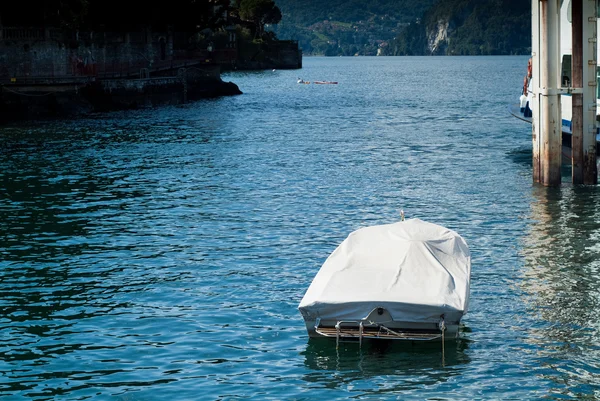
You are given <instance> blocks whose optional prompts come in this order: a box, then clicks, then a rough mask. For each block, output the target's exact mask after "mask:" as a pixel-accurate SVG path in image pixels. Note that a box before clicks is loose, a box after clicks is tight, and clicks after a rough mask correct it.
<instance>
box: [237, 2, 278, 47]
mask: <svg viewBox="0 0 600 401" xmlns="http://www.w3.org/2000/svg"><path fill="white" fill-rule="evenodd" d="M238 9H239V15H240V18H241V19H242V20H245V21H248V22H250V23H251V24H252V30H253V33H254V37H255V38H256V37H258V38H262V37H263V36H264V32H265V25H267V24H278V23H279V21H281V10H280V9H279V7H277V6H276V5H275V2H274V1H273V0H239V2H238Z"/></svg>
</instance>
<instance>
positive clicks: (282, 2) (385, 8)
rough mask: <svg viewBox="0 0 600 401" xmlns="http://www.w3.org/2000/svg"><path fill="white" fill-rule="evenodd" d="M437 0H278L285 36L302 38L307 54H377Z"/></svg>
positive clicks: (280, 32) (280, 28)
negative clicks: (325, 0)
mask: <svg viewBox="0 0 600 401" xmlns="http://www.w3.org/2000/svg"><path fill="white" fill-rule="evenodd" d="M434 2H435V0H418V1H415V0H370V1H365V0H330V1H327V2H324V1H318V0H276V3H277V5H278V6H279V8H280V9H281V12H282V15H283V18H282V20H281V22H280V23H279V25H277V26H276V27H273V30H274V31H275V33H276V34H277V36H278V37H279V38H281V39H295V40H298V41H299V42H300V46H301V47H302V49H303V51H304V54H319V55H327V56H338V55H344V56H351V55H355V54H358V55H376V54H377V51H378V49H380V48H383V47H385V46H386V45H387V43H388V42H389V41H390V40H392V39H394V38H395V37H397V36H398V35H399V34H400V33H401V32H402V31H403V30H404V29H405V28H406V27H407V26H409V24H410V23H411V22H414V21H415V20H417V19H418V18H419V17H420V16H421V15H423V13H424V12H425V11H426V10H427V9H428V7H429V6H431V5H432V4H433V3H434Z"/></svg>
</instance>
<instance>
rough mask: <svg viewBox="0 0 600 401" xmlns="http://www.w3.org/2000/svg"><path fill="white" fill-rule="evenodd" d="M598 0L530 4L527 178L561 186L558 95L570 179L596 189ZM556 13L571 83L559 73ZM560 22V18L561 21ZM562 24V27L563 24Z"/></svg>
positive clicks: (534, 0)
mask: <svg viewBox="0 0 600 401" xmlns="http://www.w3.org/2000/svg"><path fill="white" fill-rule="evenodd" d="M597 3H598V0H531V11H532V49H531V50H532V53H531V55H532V57H531V58H532V70H533V71H532V72H533V76H532V92H533V107H532V112H533V116H532V117H533V124H532V141H533V179H534V181H535V182H538V183H540V184H542V185H545V186H559V185H560V183H561V157H562V156H561V148H562V117H561V95H568V96H571V100H572V121H571V130H572V137H571V138H572V143H571V147H572V165H573V170H572V171H573V173H572V179H573V183H574V184H597V180H598V179H597V175H598V173H597V166H596V133H597V123H596V98H597V96H596V86H597V84H596V65H597V10H598V4H597ZM561 13H562V14H563V15H565V13H566V15H568V20H569V22H571V27H570V31H571V32H569V36H571V46H570V47H571V52H569V53H572V54H571V65H570V69H571V79H569V80H563V75H562V71H561V62H563V68H564V59H563V60H561V34H563V35H564V34H565V33H566V32H565V31H566V29H568V28H569V27H568V26H563V27H562V30H563V31H562V32H561ZM563 20H564V19H563ZM565 25H567V24H565Z"/></svg>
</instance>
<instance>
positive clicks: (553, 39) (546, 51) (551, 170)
mask: <svg viewBox="0 0 600 401" xmlns="http://www.w3.org/2000/svg"><path fill="white" fill-rule="evenodd" d="M540 34H541V37H540V52H541V57H540V61H541V66H540V70H541V71H540V72H541V74H540V75H541V76H540V87H541V88H540V89H541V90H540V91H539V94H540V95H541V99H540V100H541V102H540V103H541V110H540V114H541V121H540V122H541V132H540V141H541V155H540V166H541V171H540V183H541V184H542V185H545V186H559V185H560V181H561V174H560V167H561V157H562V156H561V153H562V152H561V148H562V119H561V115H560V80H559V68H558V66H559V55H560V52H559V38H560V19H559V6H558V0H543V1H541V2H540Z"/></svg>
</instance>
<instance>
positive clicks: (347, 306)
mask: <svg viewBox="0 0 600 401" xmlns="http://www.w3.org/2000/svg"><path fill="white" fill-rule="evenodd" d="M470 277H471V256H470V252H469V248H468V246H467V244H466V242H465V241H464V239H463V238H462V237H461V236H460V235H458V234H457V233H456V232H454V231H452V230H449V229H447V228H444V227H442V226H439V225H436V224H432V223H428V222H424V221H422V220H419V219H409V220H406V221H400V222H397V223H393V224H386V225H378V226H371V227H365V228H361V229H359V230H357V231H354V232H353V233H351V234H350V235H349V236H348V237H347V238H346V239H345V240H344V241H343V242H342V243H341V244H340V245H339V246H338V247H337V249H336V250H335V251H334V252H333V253H332V254H331V255H330V256H329V258H327V260H326V261H325V263H324V264H323V266H322V267H321V269H320V270H319V272H318V273H317V275H316V276H315V278H314V279H313V281H312V284H311V285H310V287H309V288H308V290H307V291H306V294H305V295H304V298H303V299H302V301H301V302H300V305H299V306H298V309H299V310H300V312H301V313H302V316H303V318H304V321H305V323H306V329H307V331H308V334H309V336H310V337H330V338H336V339H337V340H338V341H339V340H355V341H359V342H361V343H362V340H363V339H390V340H410V341H431V340H445V339H453V338H457V337H458V334H459V323H460V320H461V318H462V317H463V315H464V314H465V313H467V310H468V305H469V292H470Z"/></svg>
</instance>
